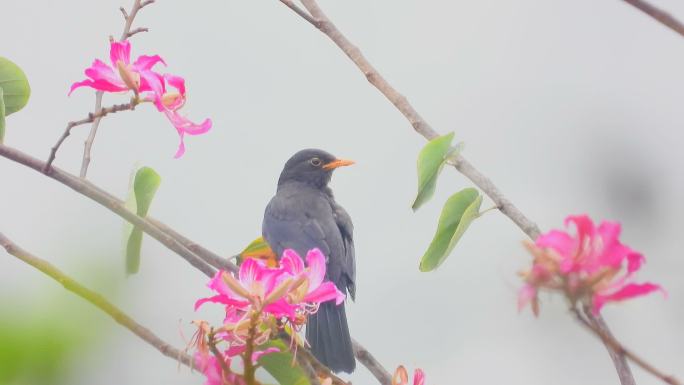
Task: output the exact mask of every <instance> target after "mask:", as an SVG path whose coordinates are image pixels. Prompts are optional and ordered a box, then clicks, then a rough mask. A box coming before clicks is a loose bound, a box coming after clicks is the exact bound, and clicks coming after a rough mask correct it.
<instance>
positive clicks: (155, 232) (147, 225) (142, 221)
mask: <svg viewBox="0 0 684 385" xmlns="http://www.w3.org/2000/svg"><path fill="white" fill-rule="evenodd" d="M0 156H4V157H5V158H7V159H11V160H13V161H15V162H18V163H21V164H23V165H25V166H28V167H30V168H32V169H34V170H36V171H38V172H43V170H44V169H45V167H46V165H47V164H46V163H43V162H42V161H41V160H39V159H36V158H34V157H32V156H30V155H28V154H25V153H23V152H21V151H19V150H16V149H14V148H11V147H8V146H5V145H0ZM46 175H47V176H49V177H50V178H52V179H54V180H56V181H58V182H60V183H62V184H64V185H66V186H68V187H70V188H71V189H73V190H74V191H76V192H78V193H79V194H82V195H85V196H87V197H88V198H90V199H92V200H94V201H95V202H97V203H99V204H101V205H102V206H104V207H106V208H108V209H109V210H110V211H112V212H114V213H115V214H117V215H119V216H120V217H122V218H123V219H125V220H127V221H128V222H130V223H131V224H133V225H134V226H137V227H139V228H140V229H141V230H142V231H144V232H145V233H147V234H148V235H149V236H151V237H152V238H154V239H156V240H157V241H159V242H161V244H163V245H164V246H166V247H167V248H169V249H170V250H171V251H173V252H175V253H176V254H178V255H180V256H181V257H183V259H185V260H186V261H188V263H190V264H191V265H192V266H194V267H195V268H197V269H198V270H199V271H201V272H203V273H204V274H205V275H206V276H208V277H213V276H214V274H215V273H216V270H214V268H212V267H211V266H210V265H209V264H208V263H207V262H205V261H204V260H202V259H201V258H200V257H199V256H198V255H197V254H195V253H194V252H192V251H191V250H190V249H188V248H187V247H185V246H184V245H183V244H182V243H181V242H179V241H177V240H175V239H174V238H173V237H172V236H171V235H169V234H167V233H165V232H163V231H162V230H160V229H159V228H158V227H157V226H155V225H154V224H152V222H150V221H149V220H148V219H146V218H142V217H140V216H138V215H136V214H135V213H134V212H132V211H130V210H128V209H127V208H126V206H125V204H124V202H122V201H121V200H120V199H118V198H116V197H115V196H113V195H111V194H110V193H108V192H106V191H104V190H102V189H101V188H99V187H97V186H95V185H94V184H92V183H90V182H88V181H86V180H84V179H81V178H79V177H77V176H75V175H72V174H69V173H68V172H65V171H62V170H60V169H59V168H57V167H51V168H50V172H49V173H47V174H46Z"/></svg>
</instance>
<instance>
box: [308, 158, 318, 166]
mask: <svg viewBox="0 0 684 385" xmlns="http://www.w3.org/2000/svg"><path fill="white" fill-rule="evenodd" d="M309 163H311V165H312V166H316V167H318V166H320V165H321V160H320V159H318V158H311V160H310V161H309Z"/></svg>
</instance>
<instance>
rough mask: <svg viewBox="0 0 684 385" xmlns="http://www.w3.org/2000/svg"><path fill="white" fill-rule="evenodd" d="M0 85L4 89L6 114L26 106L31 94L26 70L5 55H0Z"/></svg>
mask: <svg viewBox="0 0 684 385" xmlns="http://www.w3.org/2000/svg"><path fill="white" fill-rule="evenodd" d="M0 87H2V89H3V90H4V96H3V99H4V102H5V116H9V115H11V114H13V113H15V112H17V111H19V110H21V109H22V108H24V106H25V105H26V103H28V99H29V96H31V87H30V86H29V82H28V79H26V75H25V74H24V71H22V70H21V68H19V66H17V65H16V64H14V63H12V62H11V61H10V60H8V59H5V58H4V57H0Z"/></svg>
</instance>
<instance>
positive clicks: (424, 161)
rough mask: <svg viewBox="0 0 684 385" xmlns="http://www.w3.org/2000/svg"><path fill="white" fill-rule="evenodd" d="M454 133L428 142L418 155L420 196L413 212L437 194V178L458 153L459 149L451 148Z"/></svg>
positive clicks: (417, 197)
mask: <svg viewBox="0 0 684 385" xmlns="http://www.w3.org/2000/svg"><path fill="white" fill-rule="evenodd" d="M453 139H454V133H453V132H452V133H450V134H446V135H444V136H440V137H438V138H435V139H433V140H431V141H429V142H428V144H426V145H425V147H423V149H422V150H420V154H419V155H418V194H417V195H416V200H415V201H414V202H413V206H411V207H412V208H413V211H416V210H418V208H419V207H420V206H422V205H423V203H425V202H427V201H428V200H429V199H430V198H432V195H433V194H434V193H435V186H436V185H437V177H438V176H439V173H440V172H441V171H442V168H443V167H444V163H445V162H446V161H447V159H449V157H452V156H454V155H455V154H457V153H458V151H459V149H458V148H453V147H451V141H452V140H453Z"/></svg>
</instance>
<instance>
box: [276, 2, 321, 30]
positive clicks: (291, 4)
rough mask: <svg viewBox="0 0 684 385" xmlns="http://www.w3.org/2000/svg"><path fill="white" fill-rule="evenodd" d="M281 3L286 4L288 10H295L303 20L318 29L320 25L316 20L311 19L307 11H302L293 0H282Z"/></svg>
mask: <svg viewBox="0 0 684 385" xmlns="http://www.w3.org/2000/svg"><path fill="white" fill-rule="evenodd" d="M280 2H281V3H283V4H285V5H286V6H287V7H288V8H290V9H291V10H293V11H294V12H295V13H296V14H298V15H299V16H301V17H302V19H304V20H306V21H308V22H309V23H311V25H313V26H314V27H316V28H318V23H317V22H316V20H315V19H314V18H313V17H311V15H309V14H308V13H307V12H306V11H305V10H303V9H301V8H300V7H299V6H297V4H295V3H294V2H293V1H292V0H280Z"/></svg>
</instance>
